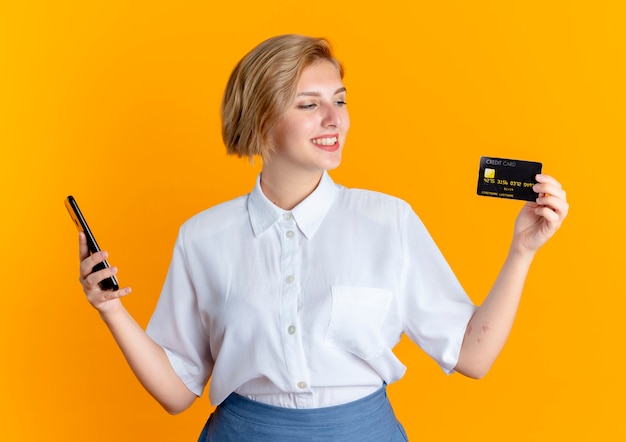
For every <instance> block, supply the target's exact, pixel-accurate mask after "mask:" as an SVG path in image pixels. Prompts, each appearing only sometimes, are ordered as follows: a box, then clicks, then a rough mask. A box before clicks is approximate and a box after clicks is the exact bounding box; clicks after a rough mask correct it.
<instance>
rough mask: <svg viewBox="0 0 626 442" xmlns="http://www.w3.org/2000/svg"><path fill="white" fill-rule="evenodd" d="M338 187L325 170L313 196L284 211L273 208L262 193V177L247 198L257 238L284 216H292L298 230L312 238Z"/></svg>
mask: <svg viewBox="0 0 626 442" xmlns="http://www.w3.org/2000/svg"><path fill="white" fill-rule="evenodd" d="M335 192H336V186H335V183H334V182H333V180H332V178H331V177H330V176H329V175H328V172H326V171H324V173H323V174H322V179H321V180H320V183H319V184H318V186H317V187H316V188H315V190H314V191H313V193H311V194H310V195H309V196H308V197H306V198H305V199H304V201H302V202H301V203H300V204H298V205H297V206H296V207H294V208H293V210H291V211H289V210H283V209H281V208H280V207H278V206H276V205H274V204H273V203H272V202H271V201H270V200H268V199H267V197H266V196H265V195H264V194H263V191H262V190H261V175H260V174H259V176H258V177H257V179H256V185H255V186H254V189H252V192H250V194H249V195H248V213H249V215H250V223H251V224H252V230H253V231H254V235H255V236H257V237H259V236H261V235H263V234H264V233H265V232H266V231H267V230H268V229H269V228H270V227H271V226H272V225H273V224H274V223H275V222H276V221H278V220H279V219H280V218H281V217H282V216H283V215H284V214H287V213H291V214H292V215H293V217H294V219H295V220H296V224H297V225H298V228H299V229H300V230H301V231H302V233H303V234H304V236H305V237H306V238H307V239H311V237H313V235H315V232H316V231H317V229H318V228H319V226H320V224H321V223H322V220H323V219H324V217H325V216H326V214H327V213H328V210H329V209H330V206H331V205H332V203H333V200H334V199H335Z"/></svg>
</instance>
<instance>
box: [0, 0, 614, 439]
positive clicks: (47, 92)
mask: <svg viewBox="0 0 626 442" xmlns="http://www.w3.org/2000/svg"><path fill="white" fill-rule="evenodd" d="M208 3H209V2H204V1H188V2H180V3H176V4H177V5H176V6H175V3H174V2H171V3H169V2H154V1H150V2H147V1H146V2H143V1H137V2H132V1H131V2H129V1H118V0H114V1H107V2H99V1H97V2H79V1H67V0H62V1H56V2H45V1H40V2H35V1H28V0H26V1H20V2H17V1H16V2H9V1H5V2H2V5H1V6H0V106H1V107H0V146H1V153H2V157H1V158H2V159H1V161H0V188H1V189H2V195H3V198H2V201H3V206H4V209H3V211H2V213H3V216H2V229H1V230H0V240H1V243H0V246H1V248H0V250H1V252H0V253H1V255H0V281H2V286H3V290H2V298H3V302H2V306H1V308H0V339H1V348H2V356H1V358H2V359H1V360H2V364H1V366H0V391H1V396H2V399H1V404H2V409H1V410H0V420H1V422H0V433H1V434H0V438H1V439H2V440H6V441H34V440H40V439H45V440H55V441H57V440H58V441H82V440H92V441H99V440H102V441H105V440H107V441H108V440H116V441H133V440H159V441H171V440H176V441H179V440H180V441H183V440H195V438H196V437H197V434H198V433H199V431H200V429H201V427H202V425H203V424H204V421H205V419H206V417H207V416H208V414H209V412H210V410H211V407H210V405H209V402H208V399H207V398H206V397H203V398H202V399H200V400H198V401H197V402H196V403H195V404H194V405H193V407H192V408H191V409H189V410H188V411H187V412H185V413H183V414H182V415H179V416H170V415H168V414H166V413H165V412H164V411H162V410H161V409H160V408H159V406H158V405H157V404H156V403H155V402H154V401H153V400H152V399H151V398H150V397H149V396H148V394H147V393H145V392H144V391H143V390H142V388H141V386H140V385H139V384H138V382H137V381H136V380H135V379H134V377H133V375H132V373H131V372H130V370H129V369H128V368H127V366H126V363H125V362H124V360H123V358H122V357H121V355H120V353H119V351H118V350H117V348H116V347H115V344H114V343H113V340H112V339H111V337H110V336H109V334H108V331H107V330H106V327H105V326H104V325H103V323H102V322H101V321H100V320H99V318H98V315H97V313H96V312H95V311H94V310H93V309H92V308H91V307H90V306H89V305H88V304H87V302H86V301H85V300H84V299H83V295H82V292H81V290H80V287H79V285H78V283H77V271H78V267H77V260H76V258H77V250H76V242H77V241H76V236H77V235H76V230H75V228H74V227H73V226H72V223H71V221H70V218H69V217H68V215H67V213H66V210H65V208H64V207H63V199H64V198H65V197H66V196H67V195H68V194H73V195H74V196H75V197H76V198H77V200H78V201H79V203H80V204H81V207H82V209H83V211H84V212H85V215H86V216H87V218H88V219H89V221H90V224H91V227H92V229H93V230H94V232H95V234H96V236H97V237H98V240H99V242H100V245H102V246H103V247H105V248H106V249H107V250H109V252H110V253H111V256H112V259H111V261H112V262H113V263H114V264H116V265H118V266H119V267H120V269H121V270H120V275H119V277H120V280H121V282H122V284H124V285H131V286H132V287H133V289H134V292H133V294H132V295H131V296H130V297H128V298H127V299H126V300H125V304H126V306H127V308H128V309H129V310H130V311H131V312H132V313H133V315H134V316H135V317H136V319H137V320H138V321H139V322H140V323H141V324H142V325H145V324H146V323H147V321H148V318H149V317H150V314H151V312H152V309H153V307H154V305H155V303H156V300H157V297H158V295H159V290H160V287H161V284H162V282H163V279H164V277H165V272H166V269H167V266H168V263H169V259H170V254H171V250H172V246H173V242H174V239H175V235H176V233H177V229H178V226H179V225H180V224H181V223H182V222H183V221H184V220H185V219H187V218H188V217H190V216H191V215H193V214H195V213H196V212H198V211H200V210H202V209H204V208H206V207H208V206H211V205H213V204H216V203H217V202H220V201H223V200H226V199H230V198H232V197H235V196H238V195H240V194H242V193H245V192H247V191H249V190H250V189H251V187H252V185H253V183H254V179H255V176H256V174H257V173H258V166H257V167H252V166H250V165H248V163H247V162H246V161H245V160H238V159H236V158H229V157H226V156H225V154H224V149H223V146H222V143H221V138H220V124H219V102H220V99H221V94H222V90H223V87H224V85H225V82H226V79H227V76H228V74H229V73H230V70H231V69H232V67H233V66H234V64H235V62H236V61H237V60H238V59H239V58H240V57H241V56H242V55H243V54H244V53H245V52H246V51H248V50H249V49H251V48H252V47H253V46H254V45H255V44H257V43H258V42H260V41H261V40H263V39H265V38H267V37H269V36H272V35H276V34H281V33H287V32H296V33H303V34H310V35H315V36H325V37H328V38H329V39H330V40H331V41H332V42H333V45H334V47H335V49H336V52H337V55H338V56H339V58H340V59H341V60H342V61H343V62H344V64H345V66H346V78H345V83H346V85H347V87H348V89H349V97H348V103H349V109H350V112H351V117H352V128H351V133H350V136H349V137H348V146H347V150H346V153H345V158H344V162H343V165H342V166H341V167H340V168H339V169H338V170H336V171H334V172H333V173H332V176H333V177H334V179H335V180H336V181H338V182H340V183H342V184H344V185H347V186H351V187H365V188H370V189H375V190H380V191H383V192H387V193H391V194H394V195H397V196H400V197H402V198H404V199H406V200H407V201H409V202H410V203H411V204H412V205H413V207H414V208H415V210H416V211H417V212H418V214H419V215H420V216H421V217H422V219H423V220H424V222H425V223H426V225H427V226H428V227H429V229H430V231H431V233H432V235H433V237H434V238H435V240H436V241H437V243H438V244H439V246H440V248H441V249H442V251H443V253H444V255H445V256H446V257H447V259H448V260H449V262H450V264H451V265H452V267H453V268H454V269H455V271H456V273H457V276H458V277H459V279H460V281H461V283H462V284H463V285H464V287H465V288H466V290H467V291H468V293H469V294H470V296H471V297H472V299H474V300H475V301H476V302H477V303H480V302H481V301H482V299H483V297H484V296H485V294H486V293H487V291H488V289H489V287H490V285H491V283H492V281H493V280H494V278H495V275H496V273H497V271H498V268H499V266H500V264H501V262H502V260H503V258H504V255H505V253H506V249H507V247H508V242H509V239H510V234H511V230H512V225H513V220H514V217H515V214H516V213H517V211H518V209H519V207H520V204H521V203H519V202H517V201H505V200H500V199H494V198H484V197H478V196H476V195H475V186H476V178H477V169H478V160H479V157H480V156H481V155H491V156H504V157H511V158H518V159H528V160H535V161H542V162H543V163H544V171H545V172H546V173H550V174H553V175H554V176H556V177H558V179H559V180H561V181H562V183H563V184H564V186H565V187H566V189H567V190H568V195H569V200H570V202H571V213H570V217H569V218H568V220H567V222H566V223H565V225H564V227H563V229H562V230H561V231H560V232H559V233H558V235H557V236H556V237H555V238H554V239H553V240H552V241H551V242H550V243H549V244H548V245H546V246H545V248H544V249H542V250H541V251H540V253H539V254H538V256H537V258H536V261H535V265H534V267H533V269H532V271H531V274H530V275H529V278H528V282H527V286H526V290H525V296H524V299H523V301H522V305H521V308H520V312H519V315H518V318H517V321H516V324H515V327H514V330H513V333H512V336H511V337H510V340H509V342H508V343H507V345H506V347H505V349H504V351H503V353H502V355H501V357H500V358H499V359H498V361H497V362H496V364H495V365H494V367H493V369H492V371H491V372H490V374H489V375H488V376H487V377H486V378H485V379H483V380H481V381H473V380H469V379H466V378H463V377H461V376H459V375H453V376H450V377H447V376H445V375H444V374H442V372H441V371H440V370H439V369H438V368H437V367H436V365H435V364H434V363H433V362H432V361H430V360H429V359H427V358H426V357H425V356H424V355H423V354H422V353H421V352H420V351H419V350H418V349H417V348H416V347H415V346H414V345H412V344H410V343H409V342H404V341H403V342H402V343H401V345H400V346H399V347H398V349H397V352H398V354H399V355H400V357H401V358H402V359H403V361H404V362H405V363H406V365H408V367H409V370H408V373H407V375H406V376H405V378H404V379H403V380H401V381H400V382H398V383H397V384H394V385H392V386H391V387H390V388H389V391H390V396H391V398H392V402H393V404H394V407H395V409H396V412H397V414H398V416H399V418H400V419H401V421H402V422H403V424H404V425H405V428H406V429H407V432H408V434H409V436H410V438H411V439H412V440H416V441H417V440H457V439H461V438H462V439H463V440H471V441H481V442H486V441H501V440H511V439H518V438H519V439H520V440H532V441H556V440H588V441H598V440H603V441H614V440H624V438H626V425H625V424H624V419H623V398H624V394H625V393H626V391H625V383H624V376H623V375H622V373H621V368H622V363H621V360H622V357H623V352H624V350H623V349H624V340H623V337H624V328H623V327H624V320H623V312H624V310H625V307H626V302H625V300H624V287H623V274H624V269H623V264H624V259H623V254H624V250H626V247H625V245H626V244H625V241H624V233H623V225H624V223H623V220H622V218H621V213H622V209H621V207H620V206H621V205H622V204H623V203H624V188H625V187H624V178H623V177H624V170H625V168H624V162H625V160H626V155H625V153H624V150H625V149H624V147H625V146H626V129H625V128H626V125H625V121H624V119H625V117H626V105H625V103H626V87H625V85H624V79H625V78H626V77H625V75H626V51H625V44H626V31H625V29H626V28H625V27H624V22H625V19H626V15H625V13H626V10H625V8H624V6H622V5H623V4H624V3H623V2H621V1H618V0H615V1H607V0H595V1H593V2H591V1H566V0H556V1H543V0H542V1H539V0H529V1H523V2H522V1H510V2H496V1H487V0H480V1H471V2H465V1H442V2H433V1H423V0H417V1H409V0H407V1H404V2H401V1H396V0H388V1H386V2H383V3H375V4H372V6H370V3H367V2H365V3H363V4H359V5H357V2H355V3H354V4H352V2H346V3H345V4H343V3H341V2H336V1H328V0H320V1H316V2H314V3H310V2H304V3H298V2H293V1H291V0H290V1H287V0H280V1H276V0H268V1H265V2H258V1H250V0H242V1H239V2H220V4H219V5H209V4H208ZM374 5H375V6H374Z"/></svg>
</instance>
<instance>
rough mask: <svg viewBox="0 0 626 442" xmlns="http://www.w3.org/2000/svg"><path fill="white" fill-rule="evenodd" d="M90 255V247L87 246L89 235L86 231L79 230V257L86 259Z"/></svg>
mask: <svg viewBox="0 0 626 442" xmlns="http://www.w3.org/2000/svg"><path fill="white" fill-rule="evenodd" d="M88 256H89V248H88V247H87V237H86V236H85V232H78V259H79V260H80V261H82V260H84V259H85V258H87V257H88Z"/></svg>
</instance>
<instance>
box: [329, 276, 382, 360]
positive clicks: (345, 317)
mask: <svg viewBox="0 0 626 442" xmlns="http://www.w3.org/2000/svg"><path fill="white" fill-rule="evenodd" d="M331 296H332V301H331V314H330V323H329V326H328V332H327V333H326V341H327V342H328V343H329V344H331V345H333V346H335V347H337V348H339V349H341V350H344V351H347V352H350V353H352V354H354V355H356V356H358V357H360V358H361V359H364V360H368V359H373V358H375V357H377V356H380V354H381V353H382V352H383V350H384V349H385V346H386V343H385V341H384V339H383V335H382V328H383V324H384V321H385V318H386V317H387V314H388V312H389V306H390V304H391V296H392V293H391V291H389V290H385V289H379V288H372V287H354V286H332V287H331Z"/></svg>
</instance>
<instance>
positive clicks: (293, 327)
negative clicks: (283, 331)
mask: <svg viewBox="0 0 626 442" xmlns="http://www.w3.org/2000/svg"><path fill="white" fill-rule="evenodd" d="M295 332H296V326H295V325H290V326H289V327H288V328H287V333H289V334H290V335H293V334H294V333H295Z"/></svg>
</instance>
